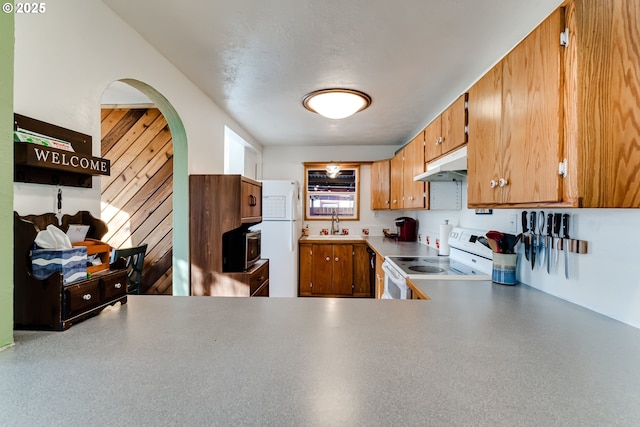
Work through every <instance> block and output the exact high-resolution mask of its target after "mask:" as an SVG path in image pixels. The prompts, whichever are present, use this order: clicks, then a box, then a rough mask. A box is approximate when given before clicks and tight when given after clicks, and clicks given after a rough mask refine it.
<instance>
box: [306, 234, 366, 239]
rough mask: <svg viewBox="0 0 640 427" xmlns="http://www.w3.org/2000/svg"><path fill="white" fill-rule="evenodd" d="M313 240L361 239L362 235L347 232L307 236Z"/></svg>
mask: <svg viewBox="0 0 640 427" xmlns="http://www.w3.org/2000/svg"><path fill="white" fill-rule="evenodd" d="M308 239H310V240H311V239H313V240H362V236H350V235H348V234H346V235H345V234H333V235H331V234H321V235H319V236H308Z"/></svg>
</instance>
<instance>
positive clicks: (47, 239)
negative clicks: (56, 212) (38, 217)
mask: <svg viewBox="0 0 640 427" xmlns="http://www.w3.org/2000/svg"><path fill="white" fill-rule="evenodd" d="M34 242H35V244H36V245H38V247H39V248H42V249H71V247H72V246H71V240H69V237H68V236H67V235H66V234H65V233H64V232H63V231H62V230H60V229H59V228H58V227H56V226H55V225H53V224H49V225H48V226H47V228H46V230H42V231H39V232H38V234H37V235H36V238H35V239H34Z"/></svg>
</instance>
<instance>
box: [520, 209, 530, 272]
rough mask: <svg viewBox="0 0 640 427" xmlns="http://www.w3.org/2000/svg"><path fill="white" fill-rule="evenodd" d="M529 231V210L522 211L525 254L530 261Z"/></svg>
mask: <svg viewBox="0 0 640 427" xmlns="http://www.w3.org/2000/svg"><path fill="white" fill-rule="evenodd" d="M527 231H529V228H528V223H527V211H522V242H523V243H524V256H525V258H527V261H529V236H528V235H527Z"/></svg>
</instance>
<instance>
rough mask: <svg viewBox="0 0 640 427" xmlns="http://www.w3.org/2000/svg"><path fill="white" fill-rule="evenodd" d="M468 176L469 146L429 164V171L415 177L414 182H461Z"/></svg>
mask: <svg viewBox="0 0 640 427" xmlns="http://www.w3.org/2000/svg"><path fill="white" fill-rule="evenodd" d="M466 176H467V146H466V145H465V146H464V147H462V148H460V149H458V150H456V151H454V152H453V153H449V154H447V155H446V156H444V157H441V158H439V159H436V160H434V161H433V162H429V163H427V171H426V172H424V173H421V174H420V175H416V176H414V177H413V180H414V181H425V182H438V181H461V180H462V179H463V178H464V177H466Z"/></svg>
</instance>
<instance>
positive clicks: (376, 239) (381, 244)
mask: <svg viewBox="0 0 640 427" xmlns="http://www.w3.org/2000/svg"><path fill="white" fill-rule="evenodd" d="M340 242H342V243H362V242H364V243H367V244H368V245H369V247H371V248H372V249H373V250H375V251H376V252H377V253H378V254H380V255H382V256H384V257H386V256H437V255H438V251H437V250H436V249H434V248H432V247H429V246H427V245H423V244H420V243H418V242H398V241H396V240H395V239H392V238H389V237H383V236H366V237H363V236H342V235H339V236H315V235H310V236H303V237H301V238H300V243H340Z"/></svg>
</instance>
